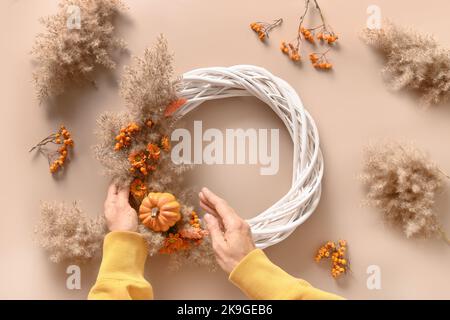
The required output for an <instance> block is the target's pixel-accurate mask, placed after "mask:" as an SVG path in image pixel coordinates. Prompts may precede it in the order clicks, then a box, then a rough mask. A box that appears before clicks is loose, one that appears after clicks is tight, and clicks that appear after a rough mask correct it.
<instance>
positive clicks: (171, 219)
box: [139, 192, 181, 232]
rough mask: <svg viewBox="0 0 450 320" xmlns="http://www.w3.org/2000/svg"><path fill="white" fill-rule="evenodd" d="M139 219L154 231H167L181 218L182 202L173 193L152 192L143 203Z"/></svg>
mask: <svg viewBox="0 0 450 320" xmlns="http://www.w3.org/2000/svg"><path fill="white" fill-rule="evenodd" d="M139 219H141V222H142V224H143V225H145V226H146V227H147V228H149V229H152V230H153V231H157V232H159V231H167V230H169V228H170V227H172V226H173V225H175V223H177V222H178V221H179V220H180V219H181V214H180V204H179V203H178V201H177V200H176V199H175V197H174V195H173V194H171V193H167V192H165V193H159V192H150V193H149V194H148V196H147V197H145V198H144V200H143V201H142V203H141V206H140V208H139Z"/></svg>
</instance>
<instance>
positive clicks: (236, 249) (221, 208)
mask: <svg viewBox="0 0 450 320" xmlns="http://www.w3.org/2000/svg"><path fill="white" fill-rule="evenodd" d="M199 198H200V206H201V207H202V208H203V210H205V211H206V212H208V213H207V214H206V215H205V217H204V219H205V221H206V225H207V228H208V231H209V233H210V235H211V240H212V246H213V249H214V252H215V254H216V259H217V262H218V263H219V265H220V267H221V268H222V269H223V270H224V271H225V272H226V273H231V271H233V269H234V268H235V267H236V266H237V265H238V264H239V262H240V261H241V260H242V259H243V258H244V257H245V256H246V255H247V254H249V253H250V252H251V251H253V250H254V249H255V243H254V242H253V238H252V234H251V231H250V226H249V225H248V223H247V222H245V221H244V220H243V219H242V218H241V217H239V216H238V215H237V214H236V212H235V211H234V210H233V208H231V207H230V206H229V205H228V204H227V203H226V201H225V200H223V199H221V198H220V197H218V196H217V195H215V194H214V193H213V192H211V191H210V190H209V189H207V188H203V189H202V191H201V192H200V193H199Z"/></svg>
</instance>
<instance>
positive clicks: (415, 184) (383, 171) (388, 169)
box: [361, 142, 445, 238]
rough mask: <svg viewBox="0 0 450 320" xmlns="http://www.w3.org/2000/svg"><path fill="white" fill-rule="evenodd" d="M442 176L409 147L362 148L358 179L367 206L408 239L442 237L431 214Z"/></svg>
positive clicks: (436, 168)
mask: <svg viewBox="0 0 450 320" xmlns="http://www.w3.org/2000/svg"><path fill="white" fill-rule="evenodd" d="M444 178H445V175H444V174H443V173H442V172H441V171H440V170H439V168H438V167H437V166H436V164H434V163H433V162H431V161H430V160H429V159H428V158H427V157H426V156H425V155H424V154H423V153H422V152H421V151H419V150H418V149H416V148H415V147H414V146H412V145H405V144H399V143H393V142H390V143H386V144H377V145H372V146H369V147H367V148H366V151H365V161H364V169H363V174H362V175H361V179H362V181H363V182H364V184H365V185H366V186H367V202H368V203H369V204H371V205H373V206H375V207H377V208H379V209H381V211H382V212H383V216H384V218H385V219H386V220H387V221H388V222H390V223H392V224H393V225H395V226H398V227H400V228H401V229H402V230H403V232H404V233H405V235H406V236H407V237H408V238H410V237H422V238H430V237H435V236H443V237H445V234H444V233H443V231H442V228H441V225H440V223H439V221H438V217H437V215H436V213H435V212H434V210H433V206H434V203H435V196H436V194H437V192H438V191H439V190H440V189H441V188H442V185H443V180H444Z"/></svg>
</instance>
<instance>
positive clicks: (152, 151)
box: [147, 143, 161, 160]
mask: <svg viewBox="0 0 450 320" xmlns="http://www.w3.org/2000/svg"><path fill="white" fill-rule="evenodd" d="M147 151H148V155H149V158H150V159H152V160H158V159H159V156H160V155H161V149H160V148H159V147H158V146H157V145H156V144H154V143H149V144H148V145H147Z"/></svg>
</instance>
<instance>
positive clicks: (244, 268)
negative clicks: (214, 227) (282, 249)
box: [230, 249, 342, 300]
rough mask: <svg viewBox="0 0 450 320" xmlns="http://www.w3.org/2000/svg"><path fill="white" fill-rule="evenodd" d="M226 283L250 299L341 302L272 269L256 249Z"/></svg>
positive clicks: (307, 284) (262, 254)
mask: <svg viewBox="0 0 450 320" xmlns="http://www.w3.org/2000/svg"><path fill="white" fill-rule="evenodd" d="M230 281H231V282H232V283H233V284H235V285H236V286H237V287H239V288H240V289H241V290H242V291H243V292H244V293H245V294H246V295H247V296H248V297H250V298H251V299H265V300H283V299H286V300H303V299H305V300H307V299H308V300H309V299H319V300H326V299H342V298H341V297H339V296H337V295H334V294H332V293H328V292H324V291H321V290H319V289H316V288H314V287H312V286H311V285H310V284H309V283H308V282H306V281H304V280H301V279H297V278H295V277H293V276H291V275H289V274H288V273H286V272H284V271H283V270H282V269H281V268H279V267H277V266H276V265H274V264H273V263H272V262H271V261H270V260H269V258H267V256H266V255H265V254H264V252H263V251H262V250H260V249H255V250H253V251H252V252H250V253H249V254H248V255H247V256H246V257H245V258H244V259H243V260H242V261H241V262H240V263H239V264H238V265H237V267H236V268H235V269H234V270H233V271H232V272H231V274H230Z"/></svg>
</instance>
